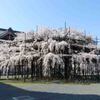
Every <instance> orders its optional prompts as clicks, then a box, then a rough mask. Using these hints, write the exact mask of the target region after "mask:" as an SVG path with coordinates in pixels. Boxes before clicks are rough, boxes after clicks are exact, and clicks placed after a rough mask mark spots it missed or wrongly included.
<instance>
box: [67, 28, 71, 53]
mask: <svg viewBox="0 0 100 100" xmlns="http://www.w3.org/2000/svg"><path fill="white" fill-rule="evenodd" d="M68 48H69V51H68V53H69V54H70V53H71V45H70V27H69V30H68Z"/></svg>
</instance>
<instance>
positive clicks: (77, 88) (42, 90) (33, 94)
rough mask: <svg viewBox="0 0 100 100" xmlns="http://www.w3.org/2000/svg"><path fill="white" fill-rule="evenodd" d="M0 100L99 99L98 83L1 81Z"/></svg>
mask: <svg viewBox="0 0 100 100" xmlns="http://www.w3.org/2000/svg"><path fill="white" fill-rule="evenodd" d="M0 100H100V84H62V83H61V84H59V83H23V82H9V81H1V82H0Z"/></svg>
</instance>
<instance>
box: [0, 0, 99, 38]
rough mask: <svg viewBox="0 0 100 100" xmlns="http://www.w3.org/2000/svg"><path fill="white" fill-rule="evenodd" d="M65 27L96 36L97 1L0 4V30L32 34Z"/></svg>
mask: <svg viewBox="0 0 100 100" xmlns="http://www.w3.org/2000/svg"><path fill="white" fill-rule="evenodd" d="M65 20H66V23H67V26H70V27H72V28H76V29H78V30H86V32H87V33H88V34H91V35H93V36H94V37H95V36H98V37H100V36H99V34H100V0H0V27H2V28H8V27H12V28H13V29H16V30H22V31H30V30H35V29H36V26H37V25H39V26H47V27H54V28H60V27H64V22H65Z"/></svg>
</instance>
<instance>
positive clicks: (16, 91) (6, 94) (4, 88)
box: [0, 83, 100, 100]
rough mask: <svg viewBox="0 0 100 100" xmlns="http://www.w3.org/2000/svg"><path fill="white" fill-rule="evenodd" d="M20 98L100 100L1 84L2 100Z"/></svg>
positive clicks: (0, 93)
mask: <svg viewBox="0 0 100 100" xmlns="http://www.w3.org/2000/svg"><path fill="white" fill-rule="evenodd" d="M20 96H30V97H33V98H35V99H33V100H100V96H99V95H79V94H60V93H49V92H35V91H28V90H24V89H21V88H17V87H14V86H11V85H8V84H4V83H0V100H14V99H13V97H20ZM16 100H17V99H16ZM18 100H24V99H18ZM25 100H28V99H25ZM29 100H32V99H29Z"/></svg>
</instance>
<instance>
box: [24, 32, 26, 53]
mask: <svg viewBox="0 0 100 100" xmlns="http://www.w3.org/2000/svg"><path fill="white" fill-rule="evenodd" d="M24 43H25V48H24V52H25V54H26V33H25V40H24Z"/></svg>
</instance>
